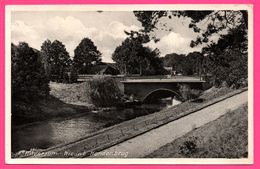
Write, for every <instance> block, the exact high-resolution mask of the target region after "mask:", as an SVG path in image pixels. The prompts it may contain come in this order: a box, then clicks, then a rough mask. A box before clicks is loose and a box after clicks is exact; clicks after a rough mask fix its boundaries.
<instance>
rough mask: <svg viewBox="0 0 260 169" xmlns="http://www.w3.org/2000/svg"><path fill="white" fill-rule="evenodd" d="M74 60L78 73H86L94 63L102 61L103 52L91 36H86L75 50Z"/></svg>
mask: <svg viewBox="0 0 260 169" xmlns="http://www.w3.org/2000/svg"><path fill="white" fill-rule="evenodd" d="M73 61H74V67H75V68H76V69H77V71H78V73H79V74H86V73H88V72H89V69H90V68H91V67H92V66H93V64H94V63H98V62H101V53H100V52H99V51H98V49H97V47H96V46H95V44H94V43H93V42H92V41H91V40H90V39H89V38H84V39H82V40H81V42H80V43H79V45H78V46H77V47H76V49H75V50H74V59H73Z"/></svg>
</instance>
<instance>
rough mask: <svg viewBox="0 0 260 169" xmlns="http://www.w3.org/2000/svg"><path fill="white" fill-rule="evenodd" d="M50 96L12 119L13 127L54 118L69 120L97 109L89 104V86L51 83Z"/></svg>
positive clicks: (33, 103) (31, 105)
mask: <svg viewBox="0 0 260 169" xmlns="http://www.w3.org/2000/svg"><path fill="white" fill-rule="evenodd" d="M50 89H51V91H50V96H48V97H47V98H44V99H41V100H38V101H35V102H32V103H31V104H30V105H29V106H30V109H29V110H28V111H27V112H24V113H23V114H20V115H19V116H18V115H16V116H15V117H12V123H13V127H14V128H15V127H21V125H25V124H30V123H34V122H39V121H44V120H49V119H53V118H67V117H72V116H75V115H79V114H83V113H88V112H89V111H90V110H93V109H95V107H94V106H93V105H92V104H90V103H89V98H88V95H87V94H86V91H87V90H88V86H87V85H86V84H85V83H81V84H63V83H54V82H50Z"/></svg>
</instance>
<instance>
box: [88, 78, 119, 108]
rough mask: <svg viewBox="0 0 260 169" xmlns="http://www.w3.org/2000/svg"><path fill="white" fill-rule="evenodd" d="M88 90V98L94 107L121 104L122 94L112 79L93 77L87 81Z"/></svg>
mask: <svg viewBox="0 0 260 169" xmlns="http://www.w3.org/2000/svg"><path fill="white" fill-rule="evenodd" d="M89 88H90V89H89V96H90V99H91V102H92V104H94V105H95V106H99V107H110V106H116V105H117V104H119V103H121V102H122V99H121V98H122V93H121V92H120V89H119V87H118V85H117V83H116V81H115V80H114V79H112V78H108V77H94V79H92V80H90V81H89Z"/></svg>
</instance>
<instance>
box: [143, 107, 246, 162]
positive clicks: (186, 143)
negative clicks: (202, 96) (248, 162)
mask: <svg viewBox="0 0 260 169" xmlns="http://www.w3.org/2000/svg"><path fill="white" fill-rule="evenodd" d="M247 119H248V111H247V105H243V106H241V107H240V108H238V109H237V110H235V111H232V112H228V113H227V114H225V115H223V116H222V117H220V118H219V119H217V120H215V121H212V122H210V123H208V124H206V125H204V126H202V127H200V128H198V129H195V130H193V131H191V132H189V133H187V134H186V135H184V136H182V137H180V138H178V139H176V140H174V141H173V142H171V143H169V144H167V145H165V146H163V147H161V148H160V149H158V150H156V151H155V152H153V153H152V154H150V155H148V156H147V157H149V158H157V157H160V158H243V157H247V155H248V150H247V145H248V135H247V133H248V132H247V131H248V120H247Z"/></svg>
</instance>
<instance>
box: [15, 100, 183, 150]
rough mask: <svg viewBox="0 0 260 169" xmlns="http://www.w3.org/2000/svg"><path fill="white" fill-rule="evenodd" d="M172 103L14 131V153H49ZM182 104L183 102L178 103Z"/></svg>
mask: <svg viewBox="0 0 260 169" xmlns="http://www.w3.org/2000/svg"><path fill="white" fill-rule="evenodd" d="M172 104H173V102H172V101H171V100H169V99H165V100H162V101H161V102H160V103H158V104H149V105H148V104H147V105H141V106H135V107H132V108H121V109H120V108H117V109H112V110H107V111H99V112H94V111H93V112H87V113H86V114H85V115H82V116H80V117H72V118H70V119H63V120H49V121H44V122H42V123H38V124H33V125H30V126H26V127H22V128H19V129H13V130H12V152H18V151H20V150H30V149H31V148H37V149H46V148H50V147H52V146H55V145H58V144H64V143H69V142H72V141H76V140H78V139H80V138H82V137H85V136H87V135H88V134H90V133H93V132H95V131H98V130H100V129H102V128H105V127H109V126H112V125H114V124H117V123H120V122H123V121H126V120H130V119H132V118H135V117H137V116H143V115H147V114H151V113H154V112H158V111H160V110H162V109H163V108H166V107H169V106H172ZM174 104H179V102H176V101H175V102H174Z"/></svg>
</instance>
